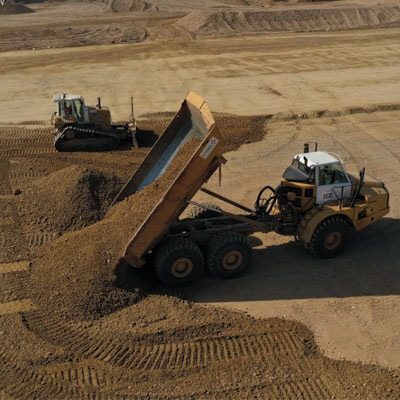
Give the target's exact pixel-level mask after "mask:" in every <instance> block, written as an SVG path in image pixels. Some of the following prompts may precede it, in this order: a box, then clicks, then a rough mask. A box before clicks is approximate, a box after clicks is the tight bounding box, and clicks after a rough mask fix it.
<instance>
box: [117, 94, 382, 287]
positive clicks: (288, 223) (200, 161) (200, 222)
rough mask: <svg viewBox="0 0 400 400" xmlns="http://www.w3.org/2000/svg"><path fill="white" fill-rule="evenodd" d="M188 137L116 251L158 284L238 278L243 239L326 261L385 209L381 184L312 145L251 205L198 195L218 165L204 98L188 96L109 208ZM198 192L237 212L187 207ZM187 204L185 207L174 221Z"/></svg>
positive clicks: (243, 264)
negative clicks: (183, 155)
mask: <svg viewBox="0 0 400 400" xmlns="http://www.w3.org/2000/svg"><path fill="white" fill-rule="evenodd" d="M193 137H197V138H198V139H199V140H200V141H199V145H198V147H197V149H196V150H195V151H194V152H192V153H191V154H189V155H188V158H187V162H186V163H185V164H184V166H183V168H182V170H181V172H180V173H178V174H177V176H176V178H175V180H174V181H173V182H172V183H171V185H170V186H169V187H168V189H167V190H166V191H165V192H164V193H163V194H162V195H161V197H160V200H159V201H158V203H157V205H156V206H155V207H154V209H153V210H152V211H151V212H150V213H149V215H148V216H147V218H146V219H145V220H144V221H143V223H142V225H141V226H140V227H139V229H138V230H137V231H136V233H135V234H134V235H133V237H132V238H131V239H130V240H129V241H128V243H127V245H126V248H125V251H124V254H123V257H124V258H125V260H126V261H127V262H128V263H129V264H130V265H131V266H133V267H134V268H142V267H143V266H145V265H149V264H152V265H153V267H154V269H155V272H156V274H157V275H158V277H159V279H160V280H161V281H162V282H164V283H165V284H166V285H178V284H186V283H188V282H191V281H194V280H196V279H197V278H198V277H199V276H200V275H201V274H202V272H203V270H204V268H205V267H207V268H208V269H209V270H210V272H211V273H212V274H213V275H215V276H217V277H220V278H229V277H232V276H235V275H238V274H240V273H242V272H243V271H244V270H245V269H246V268H247V267H248V266H249V265H250V263H251V257H252V249H251V246H250V244H249V241H248V236H250V235H252V234H254V233H256V232H264V233H268V232H276V233H278V234H281V235H287V236H292V237H294V238H295V239H296V240H297V241H298V242H300V243H302V244H303V245H304V247H306V248H307V249H308V250H309V251H310V252H311V253H312V254H314V255H316V256H319V257H322V258H329V257H334V256H336V255H338V254H339V253H340V252H341V251H342V250H343V249H344V247H345V245H346V243H347V241H348V240H349V238H350V237H351V234H352V233H353V232H354V231H359V230H361V229H363V228H365V227H367V226H368V225H370V224H372V223H373V222H375V221H377V220H378V219H380V218H382V217H383V216H384V215H386V214H387V213H388V212H389V193H388V191H387V189H386V187H385V185H384V183H383V182H381V181H379V180H378V179H374V178H371V177H367V175H366V174H365V172H364V170H362V171H361V172H360V174H359V176H358V177H357V176H356V175H357V174H356V175H353V174H350V173H348V172H347V171H346V169H345V167H344V165H343V163H342V161H341V159H340V157H338V156H336V155H335V154H332V153H327V152H322V151H317V148H316V144H315V151H312V152H310V151H309V146H310V144H307V145H306V146H305V149H304V152H303V153H301V154H297V155H296V156H295V157H294V158H293V160H292V162H291V164H290V166H289V167H288V168H287V169H286V170H285V171H284V173H283V175H282V178H281V182H280V184H279V185H278V186H277V187H276V186H275V187H272V186H265V187H263V188H262V189H261V190H260V191H259V193H258V195H257V196H256V199H255V202H254V205H253V207H248V206H246V205H242V204H239V203H237V202H235V201H234V200H231V199H228V198H226V197H224V196H221V195H220V194H218V193H215V192H213V191H211V190H209V189H206V188H203V187H202V185H203V184H204V183H205V182H206V181H207V179H208V178H209V177H210V176H211V175H212V174H213V173H214V172H215V171H216V170H217V169H219V168H221V167H222V164H224V163H225V162H226V160H225V159H224V157H223V155H222V151H223V138H222V136H221V135H220V133H219V131H218V128H217V126H216V123H215V120H214V118H213V116H212V114H211V112H210V110H209V109H208V106H207V104H206V103H205V101H204V100H203V99H202V98H201V97H200V96H198V95H196V94H195V93H193V92H189V94H188V95H187V97H186V99H185V101H184V102H183V103H182V107H181V109H180V111H179V112H178V114H177V115H176V117H175V118H174V120H173V121H172V122H171V124H170V125H169V126H168V127H167V129H166V131H165V133H164V134H163V135H162V136H161V137H160V138H159V140H158V142H157V143H156V144H155V145H154V147H153V149H152V150H151V152H150V153H149V154H148V156H147V157H146V158H145V160H144V161H143V163H142V164H141V165H140V166H139V168H138V169H137V170H136V172H135V173H134V174H133V176H132V177H131V178H130V179H129V181H128V182H127V184H126V185H125V187H124V188H123V189H122V190H121V192H120V194H119V195H118V196H117V198H116V199H115V201H120V200H122V199H123V198H125V197H127V196H130V195H132V194H134V193H135V192H137V191H139V190H141V189H142V188H143V187H144V186H146V185H149V184H151V183H152V182H153V181H155V180H156V179H157V178H158V177H159V176H160V175H161V174H162V173H163V171H165V170H166V169H167V168H168V165H169V164H171V163H172V162H173V160H174V157H175V155H176V154H177V151H178V149H179V147H182V145H183V144H184V143H185V142H187V141H188V140H189V138H193ZM198 190H202V191H203V192H204V193H206V194H208V195H210V196H211V197H213V198H214V199H218V200H220V201H222V202H225V203H228V204H230V205H233V206H234V207H236V208H237V209H238V210H241V213H231V212H227V211H224V210H223V209H222V208H221V207H219V206H216V205H215V204H214V203H208V202H207V203H206V204H202V203H197V202H194V201H192V198H193V196H194V195H195V194H196V193H197V191H198ZM189 204H191V205H192V206H193V209H192V211H191V212H190V213H189V215H188V216H186V217H184V218H182V217H181V215H182V213H183V211H184V210H185V209H186V207H187V206H188V205H189ZM210 204H211V205H210ZM213 204H214V205H213Z"/></svg>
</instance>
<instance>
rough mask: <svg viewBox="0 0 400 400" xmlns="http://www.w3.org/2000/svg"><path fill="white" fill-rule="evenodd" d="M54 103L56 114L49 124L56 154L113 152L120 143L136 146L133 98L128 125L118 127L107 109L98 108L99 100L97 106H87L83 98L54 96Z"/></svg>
mask: <svg viewBox="0 0 400 400" xmlns="http://www.w3.org/2000/svg"><path fill="white" fill-rule="evenodd" d="M53 101H54V102H55V103H57V111H56V112H54V114H53V115H52V118H51V123H52V125H53V127H54V128H55V130H56V136H55V140H54V146H55V148H56V149H57V150H58V151H75V150H81V151H90V150H112V149H116V148H118V146H119V144H120V141H122V140H129V141H131V142H132V144H133V145H135V146H137V141H136V122H135V118H134V117H133V100H132V98H131V108H132V112H131V114H130V116H129V122H127V123H125V124H119V125H118V124H114V123H113V122H112V119H111V112H110V109H109V108H108V107H105V106H102V105H101V102H100V98H99V99H98V104H97V105H96V106H87V105H85V101H84V98H83V97H82V96H78V95H73V94H65V93H56V94H54V95H53Z"/></svg>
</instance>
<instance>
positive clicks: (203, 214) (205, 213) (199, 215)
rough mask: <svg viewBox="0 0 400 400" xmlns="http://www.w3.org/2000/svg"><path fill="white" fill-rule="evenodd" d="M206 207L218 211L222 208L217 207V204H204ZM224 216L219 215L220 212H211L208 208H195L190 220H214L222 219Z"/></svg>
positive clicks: (192, 210) (189, 215)
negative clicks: (215, 218)
mask: <svg viewBox="0 0 400 400" xmlns="http://www.w3.org/2000/svg"><path fill="white" fill-rule="evenodd" d="M204 205H206V206H209V207H213V208H216V209H217V210H220V207H218V206H216V205H215V204H211V203H204ZM221 215H222V214H221V213H219V212H218V211H213V210H209V209H207V208H203V207H200V206H193V207H192V208H191V209H190V210H189V213H188V218H191V219H207V218H214V217H220V216H221Z"/></svg>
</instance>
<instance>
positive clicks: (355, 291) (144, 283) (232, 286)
mask: <svg viewBox="0 0 400 400" xmlns="http://www.w3.org/2000/svg"><path fill="white" fill-rule="evenodd" d="M271 235H274V234H273V233H271ZM288 240H290V239H288ZM398 243H400V220H398V219H393V218H384V219H382V220H380V221H377V222H376V223H375V224H373V225H372V226H370V227H369V228H367V229H366V230H365V231H361V232H358V233H356V234H355V235H354V237H353V239H352V241H351V242H350V243H349V244H348V246H347V248H346V249H345V250H344V252H343V253H342V254H341V255H339V256H338V257H335V258H332V259H320V258H316V257H314V256H312V255H311V254H309V252H308V251H307V250H306V249H304V248H303V247H302V246H301V245H300V244H298V243H297V242H295V241H289V242H287V243H284V244H280V245H269V244H268V243H263V244H261V241H259V240H258V239H257V238H256V239H255V240H253V243H252V244H253V246H256V247H255V248H254V249H253V260H252V263H251V266H250V267H249V268H248V269H247V271H245V272H244V273H243V274H242V275H240V276H237V277H235V278H232V279H227V280H223V279H218V278H215V277H214V276H212V275H211V274H210V273H209V272H208V271H206V272H205V273H204V275H203V276H202V278H201V279H200V280H199V281H197V282H194V283H193V284H192V285H190V286H184V287H175V288H167V287H165V286H164V285H163V284H162V283H161V282H159V281H158V279H157V277H156V276H155V273H154V271H153V269H152V268H151V267H150V266H145V267H144V268H142V269H140V270H135V269H134V268H132V267H131V266H129V265H128V264H127V263H126V262H125V261H123V260H122V259H121V261H120V263H119V264H118V266H117V268H116V269H115V271H114V273H115V276H116V285H117V286H118V287H120V288H122V289H124V290H128V291H132V290H137V289H140V290H143V291H145V292H146V293H151V294H164V295H171V296H177V297H180V298H184V299H188V300H193V301H200V302H203V303H208V302H209V303H215V302H220V303H223V302H245V301H262V300H293V299H311V298H345V297H356V296H389V295H399V294H400V249H399V247H398Z"/></svg>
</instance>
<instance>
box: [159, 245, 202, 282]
mask: <svg viewBox="0 0 400 400" xmlns="http://www.w3.org/2000/svg"><path fill="white" fill-rule="evenodd" d="M154 268H155V271H156V273H157V276H158V278H159V279H160V280H161V282H163V283H165V284H166V285H168V286H172V285H182V284H186V283H189V282H191V281H194V280H195V279H197V278H199V277H200V276H201V274H202V273H203V270H204V256H203V253H202V251H201V249H200V248H199V246H198V245H197V244H196V243H195V242H193V241H192V240H189V239H185V238H175V239H170V240H168V241H166V242H165V243H163V244H162V245H161V246H160V247H159V248H158V249H157V250H156V251H155V255H154Z"/></svg>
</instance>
